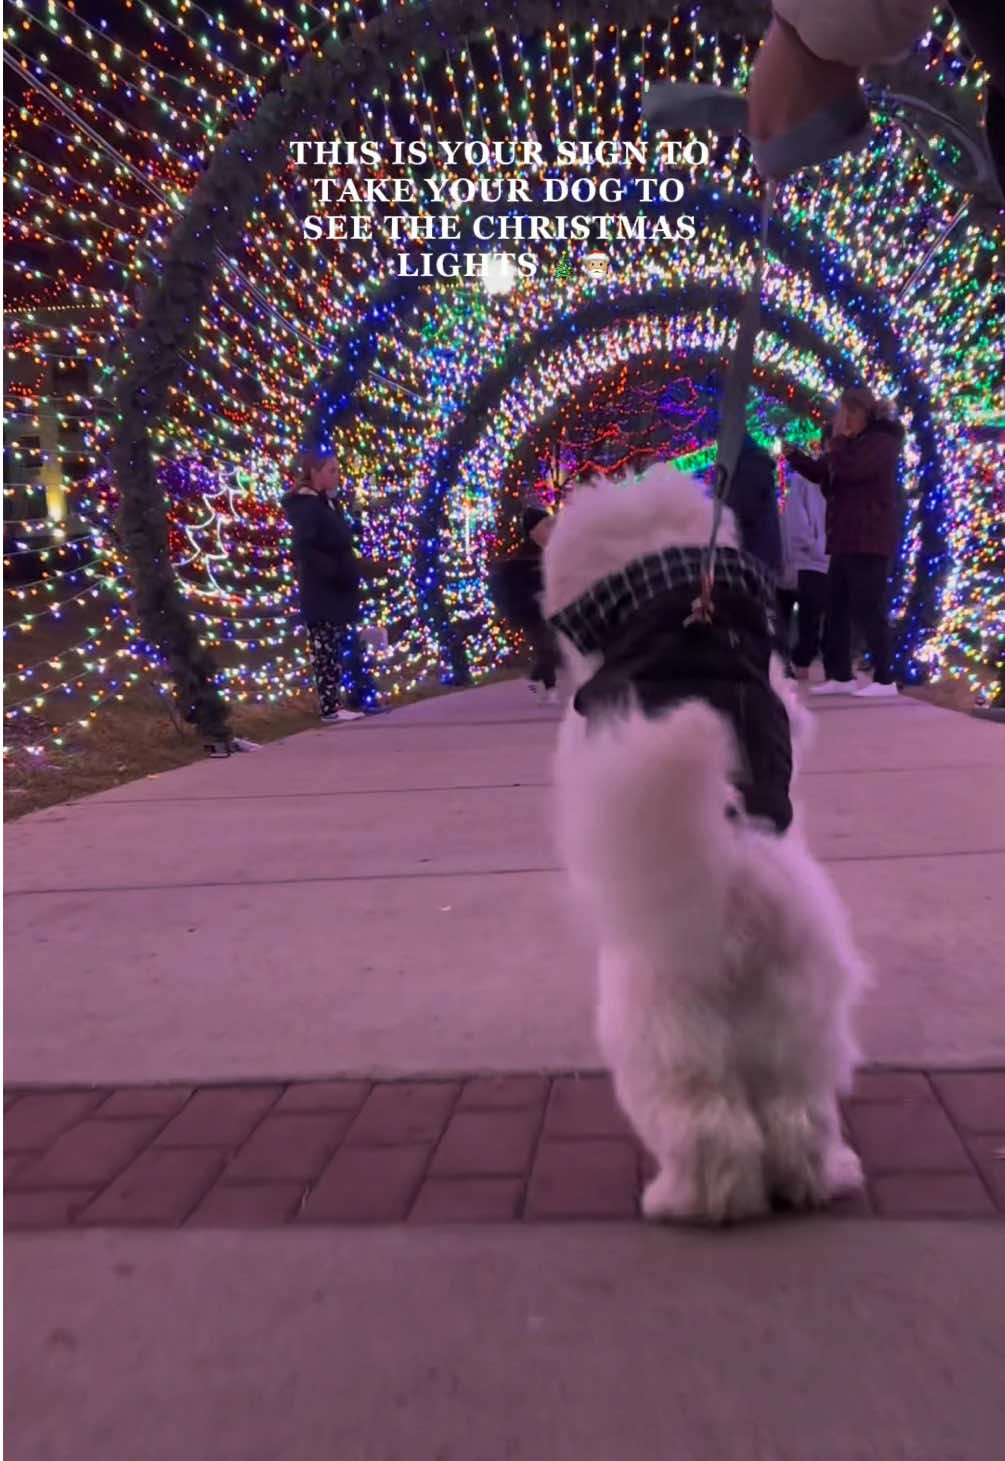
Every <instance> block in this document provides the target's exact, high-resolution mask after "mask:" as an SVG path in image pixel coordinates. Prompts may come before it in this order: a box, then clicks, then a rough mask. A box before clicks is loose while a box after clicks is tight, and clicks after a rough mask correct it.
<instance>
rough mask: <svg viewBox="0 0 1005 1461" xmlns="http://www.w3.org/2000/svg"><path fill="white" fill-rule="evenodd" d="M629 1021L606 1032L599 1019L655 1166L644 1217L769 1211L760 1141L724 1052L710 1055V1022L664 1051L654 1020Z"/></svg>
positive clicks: (723, 1218)
mask: <svg viewBox="0 0 1005 1461" xmlns="http://www.w3.org/2000/svg"><path fill="white" fill-rule="evenodd" d="M607 1013H608V1015H610V1010H609V1009H608V1011H607ZM633 1023H634V1025H635V1028H634V1029H629V1028H626V1025H625V1024H624V1023H622V1024H621V1025H620V1027H618V1028H616V1029H614V1030H612V1029H611V1028H610V1026H608V1028H607V1029H606V1030H605V1029H604V1028H603V1025H604V1021H603V1020H602V1021H601V1032H600V1033H601V1044H602V1045H603V1046H604V1048H605V1050H606V1052H607V1055H608V1058H609V1060H610V1062H611V1068H612V1072H613V1075H614V1085H615V1090H616V1092H617V1096H618V1100H619V1101H620V1103H621V1106H622V1108H623V1109H624V1111H625V1114H626V1115H627V1116H628V1119H629V1120H630V1121H631V1123H632V1125H633V1126H634V1127H635V1130H636V1132H637V1133H638V1135H639V1136H640V1137H641V1139H642V1141H643V1142H644V1143H645V1145H646V1146H647V1147H648V1149H649V1151H650V1152H651V1153H652V1155H653V1157H654V1158H655V1159H656V1161H657V1163H658V1164H659V1171H658V1172H657V1175H656V1176H655V1177H654V1178H653V1180H652V1181H651V1182H650V1183H649V1185H648V1186H647V1187H646V1189H645V1192H644V1193H643V1195H642V1211H643V1213H644V1214H645V1216H646V1217H647V1218H651V1219H660V1218H681V1219H701V1220H705V1221H709V1222H736V1221H739V1220H741V1219H743V1218H749V1217H755V1216H756V1215H757V1214H759V1213H763V1212H766V1211H767V1208H768V1195H767V1189H766V1187H765V1184H764V1136H763V1133H762V1131H761V1128H760V1126H759V1125H758V1122H757V1119H756V1117H755V1115H754V1113H753V1111H752V1109H751V1107H750V1105H749V1103H748V1101H747V1098H746V1093H745V1092H744V1090H743V1089H742V1088H741V1087H739V1086H738V1085H736V1083H735V1082H734V1081H733V1080H732V1079H731V1077H730V1075H729V1074H728V1071H729V1062H728V1059H727V1058H726V1052H725V1051H722V1052H719V1053H715V1052H713V1051H711V1050H710V1049H709V1043H710V1042H709V1028H708V1025H707V1024H706V1025H705V1026H704V1028H702V1029H697V1028H696V1029H695V1030H692V1031H690V1032H689V1031H688V1030H687V1029H679V1030H677V1031H675V1033H674V1036H673V1039H672V1041H671V1042H670V1043H671V1044H672V1047H673V1048H672V1049H669V1048H668V1040H667V1035H668V1032H667V1030H666V1029H665V1028H664V1029H663V1031H662V1032H661V1034H662V1038H658V1037H657V1034H656V1031H655V1030H654V1028H653V1026H652V1024H651V1023H649V1022H646V1023H645V1024H643V1023H642V1022H635V1021H633ZM605 1036H606V1038H605ZM712 1043H713V1044H714V1043H715V1041H712ZM703 1056H704V1057H705V1059H704V1060H703V1058H702V1057H703Z"/></svg>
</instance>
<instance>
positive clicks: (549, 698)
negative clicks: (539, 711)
mask: <svg viewBox="0 0 1005 1461" xmlns="http://www.w3.org/2000/svg"><path fill="white" fill-rule="evenodd" d="M541 704H542V705H557V704H558V687H557V685H552V687H551V689H550V690H544V691H542V693H541Z"/></svg>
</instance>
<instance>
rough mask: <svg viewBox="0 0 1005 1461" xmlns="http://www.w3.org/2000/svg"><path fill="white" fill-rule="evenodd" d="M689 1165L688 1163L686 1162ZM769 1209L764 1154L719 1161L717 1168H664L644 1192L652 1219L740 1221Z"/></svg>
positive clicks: (644, 1208)
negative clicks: (762, 1167) (761, 1159)
mask: <svg viewBox="0 0 1005 1461" xmlns="http://www.w3.org/2000/svg"><path fill="white" fill-rule="evenodd" d="M683 1165H684V1167H685V1168H686V1167H687V1164H683ZM767 1209H768V1200H767V1193H766V1191H765V1187H764V1177H763V1173H762V1170H761V1161H760V1156H759V1155H758V1154H756V1153H751V1154H750V1155H749V1157H743V1158H737V1159H731V1160H730V1161H729V1162H728V1163H722V1162H720V1163H717V1165H716V1169H715V1171H714V1172H713V1171H711V1170H709V1171H703V1170H700V1166H695V1167H694V1168H691V1169H690V1170H676V1171H675V1170H674V1169H672V1168H668V1167H664V1168H663V1170H662V1171H661V1172H660V1173H659V1175H658V1176H656V1177H654V1178H653V1180H652V1181H651V1182H650V1183H649V1185H648V1186H647V1187H646V1189H645V1191H644V1192H643V1194H642V1212H643V1215H644V1216H645V1217H647V1218H648V1219H649V1220H650V1222H668V1221H672V1220H676V1221H678V1222H705V1223H738V1222H743V1221H744V1220H745V1219H747V1218H753V1217H759V1216H760V1215H761V1214H762V1213H765V1212H766V1211H767Z"/></svg>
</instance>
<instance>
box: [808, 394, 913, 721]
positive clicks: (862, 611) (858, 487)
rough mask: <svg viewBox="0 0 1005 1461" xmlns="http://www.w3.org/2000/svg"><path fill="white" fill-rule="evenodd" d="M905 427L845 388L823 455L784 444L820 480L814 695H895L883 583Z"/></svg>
mask: <svg viewBox="0 0 1005 1461" xmlns="http://www.w3.org/2000/svg"><path fill="white" fill-rule="evenodd" d="M903 445H904V428H903V427H902V426H901V425H900V423H899V422H898V421H893V420H890V419H889V418H888V416H887V415H886V412H885V409H884V406H883V405H882V404H881V403H880V402H879V401H877V399H876V397H875V396H874V395H873V394H872V392H871V391H869V390H866V389H865V387H863V386H853V387H851V388H850V389H849V390H846V391H845V392H844V393H843V394H842V396H841V400H840V403H839V405H838V410H837V415H836V416H835V418H834V430H833V433H832V435H831V438H830V441H829V442H828V444H827V448H826V450H825V451H824V453H823V455H821V456H819V457H811V456H808V455H807V454H806V453H805V452H803V451H800V450H799V448H798V447H795V446H792V445H787V446H786V447H785V448H784V452H785V458H786V460H787V461H788V463H789V465H790V466H791V467H792V468H793V469H794V470H795V471H797V472H799V473H800V475H801V476H803V477H805V478H806V479H807V480H808V481H810V482H817V483H819V485H820V489H821V491H822V492H823V494H824V497H825V499H826V502H827V552H828V553H829V555H830V567H829V569H828V575H827V610H826V627H825V632H824V673H825V679H824V683H823V684H822V685H817V686H815V687H814V690H813V693H814V694H817V695H821V694H822V695H834V694H842V693H844V694H848V693H854V694H857V695H864V696H869V697H872V698H877V699H881V698H883V697H886V696H895V695H896V694H897V687H896V685H894V683H893V676H892V674H891V671H890V630H889V624H888V622H887V583H888V579H889V575H890V566H891V563H892V561H893V558H894V556H895V554H896V551H897V538H898V531H899V529H898V521H897V519H898V510H897V466H898V462H899V460H900V454H901V450H902V448H903ZM853 625H854V626H856V627H857V628H858V629H859V631H860V633H861V635H862V638H863V639H864V640H865V645H866V648H867V650H868V651H869V657H870V660H871V662H872V672H873V679H872V683H871V684H869V685H865V686H863V687H862V688H861V689H859V690H856V689H855V677H854V674H853V672H852V661H851V636H852V627H853Z"/></svg>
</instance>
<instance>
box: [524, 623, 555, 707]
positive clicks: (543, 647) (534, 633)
mask: <svg viewBox="0 0 1005 1461" xmlns="http://www.w3.org/2000/svg"><path fill="white" fill-rule="evenodd" d="M523 632H524V634H525V635H526V636H527V643H528V644H529V645H530V647H531V653H532V654H533V661H532V663H531V667H530V670H529V672H528V679H529V680H530V681H531V682H532V683H534V682H539V683H540V684H542V685H543V686H544V688H545V689H546V690H554V688H555V685H556V684H557V682H558V640H557V639H556V637H555V633H554V630H553V629H551V628H550V627H549V625H548V624H547V623H546V622H545V621H544V619H542V620H541V621H540V622H539V623H536V624H525V625H524V626H523Z"/></svg>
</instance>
